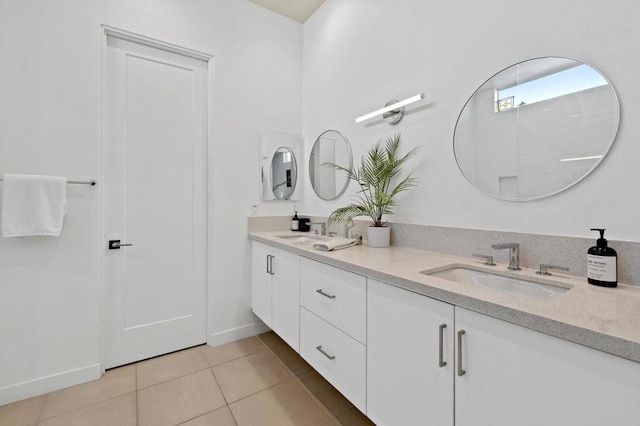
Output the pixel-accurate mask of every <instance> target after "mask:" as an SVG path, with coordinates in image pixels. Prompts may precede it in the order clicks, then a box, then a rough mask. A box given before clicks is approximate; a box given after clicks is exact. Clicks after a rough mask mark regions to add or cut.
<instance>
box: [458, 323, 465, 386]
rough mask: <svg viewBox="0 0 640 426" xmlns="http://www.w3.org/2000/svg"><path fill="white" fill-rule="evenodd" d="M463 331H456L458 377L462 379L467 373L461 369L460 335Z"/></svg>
mask: <svg viewBox="0 0 640 426" xmlns="http://www.w3.org/2000/svg"><path fill="white" fill-rule="evenodd" d="M463 334H464V330H460V331H458V376H460V377H462V376H464V375H465V374H466V373H467V372H466V371H464V370H463V369H462V335H463Z"/></svg>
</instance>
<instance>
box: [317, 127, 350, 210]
mask: <svg viewBox="0 0 640 426" xmlns="http://www.w3.org/2000/svg"><path fill="white" fill-rule="evenodd" d="M352 161H353V158H352V156H351V145H350V144H349V141H348V140H347V138H346V137H345V136H344V135H343V134H342V133H340V132H338V131H336V130H327V131H326V132H323V133H322V134H321V135H320V136H318V139H316V141H315V143H314V144H313V148H312V149H311V156H310V157H309V178H310V179H311V186H312V187H313V190H314V191H315V193H316V194H317V195H318V197H320V198H322V199H323V200H335V199H336V198H338V197H339V196H341V195H342V193H343V192H344V191H345V190H346V189H347V186H348V184H349V180H348V179H347V177H346V175H345V173H343V172H340V171H339V170H336V169H335V168H334V167H333V166H332V165H331V164H336V165H338V166H341V167H344V168H346V169H350V168H351V165H352Z"/></svg>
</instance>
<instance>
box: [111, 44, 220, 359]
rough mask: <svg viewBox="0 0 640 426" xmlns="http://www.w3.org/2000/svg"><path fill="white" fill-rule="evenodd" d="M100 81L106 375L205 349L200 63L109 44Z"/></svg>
mask: <svg viewBox="0 0 640 426" xmlns="http://www.w3.org/2000/svg"><path fill="white" fill-rule="evenodd" d="M105 72H106V75H105V85H106V87H105V99H104V107H105V110H104V111H105V116H104V126H105V129H104V131H105V133H104V134H105V149H104V155H105V182H104V192H105V196H104V205H103V221H104V222H103V223H104V230H105V235H104V237H105V241H104V245H105V247H104V249H105V260H104V285H105V311H106V312H105V317H106V321H107V324H106V327H105V329H106V348H105V352H106V353H105V358H106V359H105V365H106V367H107V368H111V367H115V366H118V365H123V364H126V363H130V362H134V361H138V360H141V359H145V358H149V357H153V356H156V355H160V354H164V353H168V352H172V351H175V350H179V349H183V348H186V347H189V346H194V345H198V344H201V343H204V342H205V341H206V314H205V312H206V311H205V309H206V255H207V251H206V250H207V243H206V241H207V226H206V223H207V138H208V135H207V133H208V129H207V114H208V103H207V99H208V84H207V75H208V63H207V62H206V61H203V60H201V59H195V58H193V57H189V56H185V55H182V54H179V53H176V52H175V51H173V52H170V51H167V50H163V49H161V48H154V47H150V46H148V45H144V44H138V43H135V42H133V41H127V40H124V39H121V38H118V37H115V36H111V35H109V36H108V37H107V52H106V65H105ZM109 240H120V243H121V244H131V246H123V247H121V248H119V249H108V248H107V245H108V241H109Z"/></svg>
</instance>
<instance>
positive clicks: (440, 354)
mask: <svg viewBox="0 0 640 426" xmlns="http://www.w3.org/2000/svg"><path fill="white" fill-rule="evenodd" d="M445 328H447V324H440V330H439V333H438V365H439V366H440V367H444V366H445V365H447V362H446V361H445V360H444V356H443V355H444V353H443V352H444V348H443V340H444V329H445Z"/></svg>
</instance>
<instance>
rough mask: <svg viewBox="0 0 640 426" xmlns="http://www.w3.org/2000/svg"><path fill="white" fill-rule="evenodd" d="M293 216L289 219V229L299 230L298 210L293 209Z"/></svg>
mask: <svg viewBox="0 0 640 426" xmlns="http://www.w3.org/2000/svg"><path fill="white" fill-rule="evenodd" d="M294 212H295V213H294V215H293V218H292V219H291V230H292V231H299V230H300V219H298V211H297V210H294Z"/></svg>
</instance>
